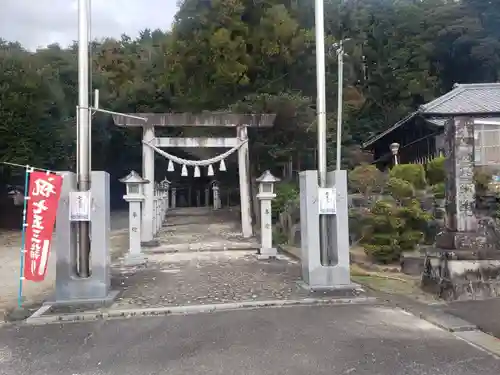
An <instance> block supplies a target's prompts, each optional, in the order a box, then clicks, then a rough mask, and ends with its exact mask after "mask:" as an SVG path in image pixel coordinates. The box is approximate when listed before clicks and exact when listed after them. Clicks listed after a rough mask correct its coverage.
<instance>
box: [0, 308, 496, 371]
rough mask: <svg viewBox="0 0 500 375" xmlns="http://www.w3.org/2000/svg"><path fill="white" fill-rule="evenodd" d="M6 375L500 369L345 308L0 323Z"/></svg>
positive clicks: (398, 319)
mask: <svg viewBox="0 0 500 375" xmlns="http://www.w3.org/2000/svg"><path fill="white" fill-rule="evenodd" d="M0 374H5V375H14V374H16V375H21V374H30V375H37V374H50V375H58V374H65V375H139V374H140V375H148V374H157V375H160V374H168V375H181V374H182V375H188V374H189V375H197V374H209V375H211V374H224V375H230V374H234V375H243V374H246V375H260V374H269V375H271V374H272V375H285V374H288V375H317V374H328V375H344V374H352V375H359V374H365V375H389V374H390V375H403V374H404V375H417V374H418V375H424V374H426V375H443V374H446V375H451V374H453V375H465V374H467V375H498V374H500V360H498V359H495V358H494V357H492V356H490V355H489V354H487V353H485V352H483V351H481V350H479V349H476V348H475V347H473V346H470V345H469V344H467V343H466V342H464V341H461V340H459V339H457V338H455V337H454V336H453V335H451V334H450V333H447V332H445V331H442V330H440V329H438V328H435V327H434V326H432V325H430V324H429V323H427V322H425V321H422V320H420V319H417V318H416V317H414V316H412V315H409V314H406V313H404V312H401V311H399V310H392V309H389V308H385V307H375V306H361V305H345V306H334V307H293V308H281V309H261V310H246V311H234V312H224V313H214V314H200V315H188V316H170V317H155V318H135V319H129V320H110V321H101V322H94V323H74V324H66V325H46V326H32V327H27V326H24V327H21V328H15V327H9V328H3V329H0Z"/></svg>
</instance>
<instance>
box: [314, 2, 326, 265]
mask: <svg viewBox="0 0 500 375" xmlns="http://www.w3.org/2000/svg"><path fill="white" fill-rule="evenodd" d="M323 1H324V0H315V4H314V8H315V13H314V14H315V31H316V36H315V37H316V89H317V105H316V108H317V116H318V129H317V131H318V178H319V186H320V187H326V168H327V158H326V93H325V91H326V89H325V19H324V18H325V17H324V4H323ZM319 220H320V228H319V229H320V251H321V263H322V264H324V265H326V264H329V259H328V258H329V257H328V254H329V253H328V237H327V229H328V228H327V221H326V217H325V215H320V217H319Z"/></svg>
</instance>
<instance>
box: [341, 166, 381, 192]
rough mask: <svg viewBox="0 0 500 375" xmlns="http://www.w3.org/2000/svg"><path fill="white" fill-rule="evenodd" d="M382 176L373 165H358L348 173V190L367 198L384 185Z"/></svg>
mask: <svg viewBox="0 0 500 375" xmlns="http://www.w3.org/2000/svg"><path fill="white" fill-rule="evenodd" d="M384 179H385V176H384V174H383V173H382V172H381V171H380V170H379V169H378V168H377V167H376V166H374V165H370V164H365V165H358V166H357V167H356V168H354V169H353V170H352V171H350V172H349V188H350V189H351V190H353V191H355V192H359V193H361V194H363V195H364V196H368V195H370V194H371V193H373V192H380V191H381V189H382V186H383V184H384Z"/></svg>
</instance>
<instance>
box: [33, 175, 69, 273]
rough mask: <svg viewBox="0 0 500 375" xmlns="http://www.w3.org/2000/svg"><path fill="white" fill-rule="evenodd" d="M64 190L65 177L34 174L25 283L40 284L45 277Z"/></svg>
mask: <svg viewBox="0 0 500 375" xmlns="http://www.w3.org/2000/svg"><path fill="white" fill-rule="evenodd" d="M61 188H62V176H58V175H56V174H53V173H47V172H35V171H34V172H31V173H30V179H29V190H28V192H27V193H26V196H27V197H28V204H27V207H26V224H27V226H26V240H25V245H24V246H25V248H24V250H25V256H24V278H25V280H31V281H35V282H40V281H43V279H44V278H45V274H46V272H47V264H48V260H49V254H50V247H51V245H52V234H53V232H54V226H55V222H56V214H57V205H58V203H59V197H60V195H61Z"/></svg>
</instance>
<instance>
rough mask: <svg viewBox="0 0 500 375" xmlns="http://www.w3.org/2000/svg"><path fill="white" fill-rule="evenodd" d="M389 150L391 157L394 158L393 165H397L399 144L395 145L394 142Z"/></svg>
mask: <svg viewBox="0 0 500 375" xmlns="http://www.w3.org/2000/svg"><path fill="white" fill-rule="evenodd" d="M389 148H390V149H391V152H392V156H393V158H394V165H398V164H399V159H398V151H399V143H396V142H394V143H391V145H390V146H389Z"/></svg>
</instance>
